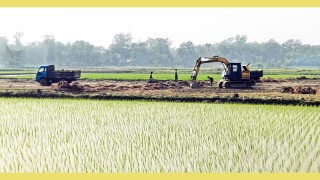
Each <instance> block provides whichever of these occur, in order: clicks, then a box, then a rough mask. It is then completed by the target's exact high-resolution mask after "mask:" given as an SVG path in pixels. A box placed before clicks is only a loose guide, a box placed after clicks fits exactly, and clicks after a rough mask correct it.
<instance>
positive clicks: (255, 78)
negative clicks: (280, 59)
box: [250, 70, 263, 80]
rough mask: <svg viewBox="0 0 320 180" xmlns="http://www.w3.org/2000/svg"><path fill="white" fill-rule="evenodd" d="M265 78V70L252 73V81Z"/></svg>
mask: <svg viewBox="0 0 320 180" xmlns="http://www.w3.org/2000/svg"><path fill="white" fill-rule="evenodd" d="M262 76H263V70H261V71H250V79H254V80H259V79H260V78H261V77H262Z"/></svg>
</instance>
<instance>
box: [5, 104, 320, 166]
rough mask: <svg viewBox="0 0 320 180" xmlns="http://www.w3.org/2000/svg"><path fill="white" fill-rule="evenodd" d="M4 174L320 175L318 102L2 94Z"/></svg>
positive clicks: (319, 116) (319, 118)
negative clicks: (176, 100)
mask: <svg viewBox="0 0 320 180" xmlns="http://www.w3.org/2000/svg"><path fill="white" fill-rule="evenodd" d="M0 106H1V109H0V172H320V139H319V136H320V115H319V113H318V111H319V109H318V108H316V107H302V106H276V105H274V106H271V105H259V106H257V105H239V104H209V103H169V102H142V101H97V100H68V99H45V98H43V99H32V98H26V99H17V98H0Z"/></svg>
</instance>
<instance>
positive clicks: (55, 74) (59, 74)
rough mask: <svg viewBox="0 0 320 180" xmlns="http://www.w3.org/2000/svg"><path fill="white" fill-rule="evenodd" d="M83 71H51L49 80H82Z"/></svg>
mask: <svg viewBox="0 0 320 180" xmlns="http://www.w3.org/2000/svg"><path fill="white" fill-rule="evenodd" d="M80 75H81V71H49V72H48V78H59V79H63V78H68V79H77V78H80Z"/></svg>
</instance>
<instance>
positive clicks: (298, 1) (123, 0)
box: [0, 0, 320, 180]
mask: <svg viewBox="0 0 320 180" xmlns="http://www.w3.org/2000/svg"><path fill="white" fill-rule="evenodd" d="M0 7H320V0H263V1H259V0H194V1H190V0H157V1H154V0H1V1H0ZM70 178H74V179H101V180H102V179H106V178H111V179H139V180H149V179H154V180H158V179H159V180H160V179H177V178H179V179H199V178H200V179H208V180H209V179H210V180H212V179H246V180H256V179H266V180H267V179H268V180H269V179H290V180H297V179H308V180H315V179H320V174H319V173H240V174H236V173H232V174H228V173H209V174H208V173H205V174H199V173H189V174H184V173H167V174H166V173H163V174H153V173H147V174H143V173H129V174H128V173H125V174H121V173H116V174H110V173H107V174H96V173H85V174H83V173H76V174H66V173H58V174H51V173H45V174H32V173H31V174H30V173H26V174H20V173H12V174H0V179H32V180H40V179H41V180H42V179H70Z"/></svg>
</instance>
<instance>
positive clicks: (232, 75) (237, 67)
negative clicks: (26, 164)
mask: <svg viewBox="0 0 320 180" xmlns="http://www.w3.org/2000/svg"><path fill="white" fill-rule="evenodd" d="M241 73H242V72H241V63H230V66H229V73H227V74H226V75H225V79H228V80H230V81H241V79H242V77H241Z"/></svg>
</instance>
